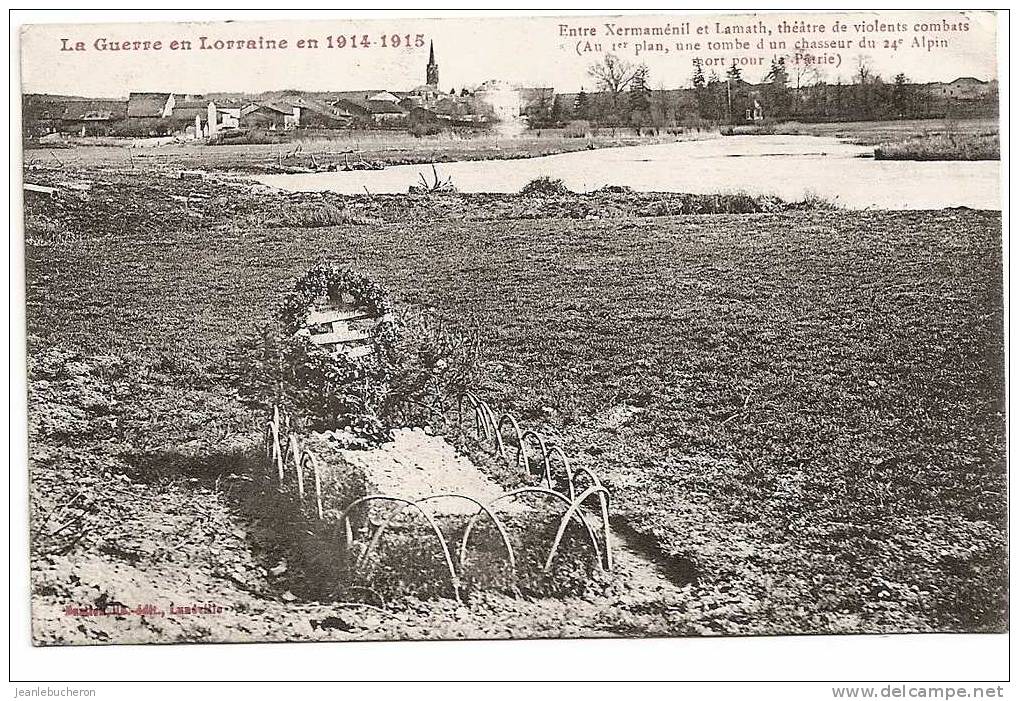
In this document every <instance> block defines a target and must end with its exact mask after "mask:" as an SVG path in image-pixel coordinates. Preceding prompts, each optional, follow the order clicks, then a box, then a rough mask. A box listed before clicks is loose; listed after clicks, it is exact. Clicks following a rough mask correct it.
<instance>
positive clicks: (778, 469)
mask: <svg viewBox="0 0 1019 701" xmlns="http://www.w3.org/2000/svg"><path fill="white" fill-rule="evenodd" d="M62 155H63V154H61V156H62ZM185 161H186V158H185ZM37 175H39V176H41V177H47V174H46V173H44V172H40V171H37ZM48 177H51V178H55V179H59V178H66V177H68V175H67V172H57V171H54V172H52V173H50V174H49V175H48ZM75 177H88V178H91V179H93V181H94V182H95V183H96V185H95V187H94V188H93V190H92V192H91V194H90V195H89V196H88V201H87V203H84V202H85V200H84V199H83V200H82V202H76V201H70V202H65V203H63V204H61V203H60V201H59V200H58V202H57V203H54V202H51V201H49V200H32V201H30V202H29V203H28V206H27V210H26V211H27V224H26V227H27V231H26V238H27V241H28V243H27V244H26V265H27V271H26V273H27V309H28V330H29V333H30V334H31V336H32V338H31V341H30V346H31V347H30V353H31V354H32V356H33V357H46V353H47V352H49V351H50V350H52V349H66V350H76V351H80V352H82V353H84V354H86V355H90V356H91V355H101V356H106V357H113V358H121V359H124V358H126V359H128V360H118V361H116V362H117V363H120V365H119V366H118V367H121V368H122V369H121V370H119V371H118V372H117V373H113V372H111V371H109V370H103V369H102V368H101V367H100V368H99V369H97V370H96V371H95V373H94V378H95V381H96V382H97V383H99V384H100V385H101V387H100V388H99V389H97V392H98V393H99V394H100V395H101V396H109V395H115V397H116V399H117V404H116V407H115V408H109V407H107V409H103V411H105V412H107V413H105V414H100V415H98V418H97V417H95V416H92V414H89V411H92V410H88V409H87V408H86V409H82V408H81V406H79V407H77V411H78V412H79V413H81V412H82V411H84V413H85V415H86V419H85V420H89V421H94V422H95V421H98V420H99V418H101V419H102V420H104V421H107V420H108V419H109V418H110V416H113V418H115V419H116V420H115V421H114V424H115V427H114V428H110V429H104V431H105V433H104V432H103V431H99V430H95V431H92V432H88V431H84V430H81V431H79V433H75V434H73V440H71V442H70V444H69V445H71V446H78V447H86V448H87V449H88V451H92V452H94V453H96V454H98V455H100V456H101V457H99V458H98V459H97V460H96V461H97V462H100V463H102V462H104V461H106V462H109V461H114V460H117V461H122V462H125V461H126V462H127V463H130V464H134V465H139V464H140V465H142V466H143V468H144V469H140V470H139V469H136V470H135V471H134V472H132V473H130V474H129V481H128V482H125V483H124V484H123V485H122V488H123V489H132V488H136V486H137V485H144V484H147V482H146V480H149V481H150V482H158V480H156V479H155V478H154V477H153V476H152V474H151V473H152V472H153V471H155V472H160V470H162V473H161V478H162V479H163V481H162V482H159V484H161V485H162V486H161V487H160V488H161V489H169V490H176V491H175V492H174V493H175V494H179V496H178V499H182V500H185V501H186V496H187V494H188V493H189V490H193V491H194V492H195V493H198V492H201V494H202V495H204V496H203V498H208V499H220V500H221V501H229V499H228V498H227V497H226V496H225V495H224V494H223V493H222V492H217V491H216V490H217V489H220V488H221V485H220V482H219V481H218V480H215V481H213V480H211V479H209V480H202V479H200V478H202V477H203V476H208V474H209V465H210V464H218V463H216V460H217V459H218V460H220V461H221V460H222V454H223V452H224V450H225V448H224V447H223V445H222V444H223V442H224V441H227V439H226V438H223V436H233V440H238V439H239V438H241V437H243V436H244V435H250V434H252V433H253V432H254V431H255V428H254V425H255V424H254V421H255V417H257V411H256V409H255V408H253V407H250V406H245V405H244V404H243V402H241V400H240V398H239V396H238V394H237V391H238V387H239V386H240V385H241V384H243V382H244V381H245V380H244V378H243V377H241V376H240V375H239V373H240V372H241V370H240V368H242V367H243V363H242V362H241V361H242V360H243V357H242V356H243V354H244V352H245V351H244V350H243V346H241V345H240V340H241V339H242V337H245V336H248V335H250V334H251V333H253V332H254V331H255V330H256V329H257V328H258V327H259V326H260V325H262V324H264V323H266V322H267V321H269V320H270V318H271V314H272V307H273V304H274V302H275V300H276V299H277V295H278V294H280V293H281V292H282V291H284V290H286V289H288V288H289V287H290V285H292V283H293V280H294V279H295V278H296V277H297V276H299V275H301V274H302V273H303V272H304V271H305V270H306V269H307V268H308V267H310V266H311V265H313V264H314V263H316V262H319V261H325V260H330V261H339V262H345V263H349V264H351V265H357V266H361V267H363V268H364V269H365V270H367V271H369V272H370V273H372V274H373V275H374V276H376V277H377V279H378V280H379V281H381V282H383V283H384V284H386V285H387V286H389V287H390V288H391V289H392V290H393V291H394V292H395V293H396V294H397V295H398V296H399V297H400V299H401V300H402V301H403V302H405V303H414V304H423V305H427V306H430V307H432V308H434V309H436V310H437V311H438V312H439V313H441V314H443V315H444V316H447V317H449V318H450V319H455V320H457V321H458V322H460V323H462V324H464V325H466V326H471V327H476V328H477V329H479V332H480V334H481V336H482V338H483V340H484V342H485V349H486V350H485V353H486V358H485V361H486V362H485V365H484V373H483V379H482V386H481V387H480V388H479V390H480V392H481V393H482V394H483V395H484V396H486V397H488V398H490V399H491V401H493V402H494V404H495V405H497V406H500V407H503V408H512V409H514V410H515V411H516V412H517V413H518V415H521V416H523V417H525V418H526V419H527V420H528V421H530V422H532V423H540V424H542V425H543V426H544V427H545V429H546V431H547V432H549V433H551V434H553V435H556V436H557V437H558V438H559V440H560V441H561V442H562V443H563V444H564V445H566V446H568V448H569V452H571V453H574V454H577V455H578V460H579V462H580V464H585V465H589V466H592V467H595V468H596V469H597V470H598V472H599V473H600V474H602V475H605V476H606V478H607V482H608V485H609V487H610V489H611V490H612V492H613V495H614V512H615V513H616V514H617V515H618V516H617V518H618V523H617V524H616V525H617V527H618V528H619V529H621V530H623V531H625V532H629V533H632V534H633V537H634V538H635V539H637V540H639V541H640V542H642V543H644V544H645V546H646V547H647V548H648V549H649V550H651V551H654V552H656V553H657V554H658V556H659V557H660V558H661V559H662V561H663V562H666V563H667V565H668V567H669V569H670V571H672V572H674V573H675V578H676V582H677V586H681V587H682V592H683V593H682V596H681V597H679V598H675V597H672V598H669V597H665V596H659V597H658V598H654V597H652V598H651V599H646V600H644V599H642V600H641V601H639V602H637V601H635V600H634V598H633V597H632V595H628V594H627V592H625V591H624V592H616V593H614V594H612V596H613V597H615V598H611V599H607V600H597V601H596V602H595V603H594V604H591V607H590V608H584V607H585V606H587V604H585V603H584V602H567V603H565V604H564V606H565V607H566V609H564V610H562V611H559V612H558V613H556V612H551V613H545V614H541V616H539V618H540V620H541V621H543V623H542V624H540V625H537V626H536V627H535V628H532V629H531V630H530V634H534V635H548V634H553V635H554V634H557V633H555V632H554V631H556V630H559V631H560V632H559V633H558V634H585V635H605V634H611V635H620V634H621V635H633V634H645V635H646V634H693V633H709V634H710V633H726V634H753V633H779V632H814V633H821V632H836V633H837V632H892V631H900V632H901V631H907V630H910V631H931V630H942V631H947V630H970V631H972V630H985V631H992V630H1003V629H1004V628H1005V626H1006V620H1007V619H1006V613H1007V598H1006V597H1007V575H1006V561H1005V557H1006V550H1005V547H1006V530H1005V527H1006V526H1005V522H1006V510H1005V509H1006V501H1005V494H1006V491H1005V490H1006V479H1005V474H1006V473H1005V423H1004V422H1005V418H1004V377H1003V367H1004V359H1003V338H1002V327H1003V319H1002V278H1001V241H1000V229H1001V219H1000V215H999V214H997V213H990V212H980V211H966V210H943V211H933V212H895V213H892V212H847V211H838V212H827V211H785V212H778V213H765V214H752V215H727V214H719V215H708V216H648V214H649V212H646V211H641V210H639V209H633V210H630V211H628V210H627V209H626V208H625V207H617V208H615V209H613V210H612V211H611V212H609V213H608V214H607V215H606V216H604V217H603V218H602V219H598V220H591V219H587V218H586V216H587V215H586V214H584V211H589V210H584V209H582V208H579V207H578V208H571V207H561V206H558V205H557V207H556V208H549V209H545V210H543V209H542V208H541V206H539V205H535V206H528V207H523V208H519V207H516V206H515V205H514V204H513V202H514V198H513V197H511V196H510V197H502V198H492V197H486V196H477V195H476V196H456V195H448V196H442V197H426V196H423V197H420V198H401V197H393V198H371V199H370V198H366V197H365V198H344V197H341V196H333V195H314V196H312V195H308V196H303V195H299V196H294V195H291V196H282V195H275V194H271V193H267V192H265V191H259V192H257V193H256V192H251V191H243V190H239V189H238V190H234V189H233V188H239V187H240V186H238V185H230V184H220V185H213V184H210V183H206V182H198V183H194V184H189V185H188V187H190V188H193V189H194V190H196V191H198V192H199V193H201V194H204V195H208V196H209V198H208V199H201V200H197V201H196V200H189V201H188V202H186V203H185V202H182V201H180V200H178V199H173V196H174V194H175V193H176V192H178V190H179V188H181V187H183V186H182V185H181V182H180V181H179V180H176V179H172V178H170V177H168V176H161V175H158V174H152V175H147V176H139V175H137V174H122V175H114V174H110V173H106V174H101V173H100V171H97V170H89V169H86V170H83V171H78V172H77V173H75ZM114 181H115V182H114ZM142 200H144V203H145V204H144V207H140V206H139V204H138V203H139V201H142ZM578 201H582V198H579V197H578ZM588 201H589V200H588ZM326 207H328V208H332V209H330V210H329V211H333V210H335V211H338V212H340V214H339V215H337V216H335V217H325V218H321V219H319V218H315V217H312V218H311V219H307V218H306V217H302V216H290V215H289V214H288V213H290V212H292V211H293V210H297V209H302V208H312V209H313V210H316V211H317V210H319V209H322V208H326ZM494 212H498V214H493V213H494ZM657 214H664V212H657ZM301 222H306V223H303V224H302V223H301ZM138 357H144V358H146V360H145V361H144V362H142V361H137V360H132V359H136V358H138ZM75 362H79V363H81V362H84V361H82V360H81V359H78V360H77V361H75ZM88 362H89V363H93V364H98V365H100V366H101V365H102V362H107V361H88ZM108 362H113V361H108ZM33 373H34V375H33V376H34V377H35V378H36V379H40V378H42V379H46V377H47V376H45V375H40V374H39V371H38V370H37V369H36V370H34V371H33ZM65 376H66V373H65V374H64V375H61V374H60V373H59V372H56V374H54V375H53V377H57V378H64V379H63V380H62V381H68V380H66V377H65ZM111 378H112V379H111ZM118 378H121V379H118ZM126 378H134V380H136V381H143V384H142V386H143V387H145V388H147V392H150V393H151V394H150V395H149V396H139V395H132V394H131V393H128V392H124V391H119V392H112V391H111V392H107V391H105V390H103V389H102V387H106V386H115V385H116V383H117V382H121V383H122V384H124V380H125V379H126ZM47 381H53V382H55V381H56V380H52V379H50V380H47ZM104 383H105V384H104ZM48 386H49V385H47V386H43V387H42V388H41V389H39V390H37V391H43V390H45V389H46V388H47V387H48ZM36 387H39V386H38V385H36ZM52 401H54V402H56V405H57V406H59V402H60V398H59V397H57V398H54V399H53V400H52ZM90 401H92V402H93V403H95V402H96V401H98V400H95V398H94V397H93V398H92V399H90ZM80 404H83V405H84V404H87V403H85V402H84V400H83V402H80ZM46 406H49V405H46ZM68 411H69V412H70V414H71V415H72V416H77V414H75V413H74V411H71V410H68ZM93 413H94V412H93ZM38 420H39V418H38V417H37V418H36V422H37V423H38ZM178 424H179V425H178ZM40 431H41V432H40ZM52 435H53V434H52V432H51V433H49V434H47V433H46V432H45V431H42V430H41V429H40V430H39V431H37V433H36V434H35V436H36V440H39V441H41V443H38V444H36V446H34V447H33V450H36V449H37V447H38V446H39V445H41V446H42V447H44V448H45V454H46V455H47V456H48V458H47V459H46V460H44V461H42V462H37V463H36V465H35V467H34V468H33V469H34V470H35V471H36V475H44V476H45V478H44V479H43V483H44V484H45V483H46V480H52V479H53V478H52V473H51V472H49V471H50V470H57V469H59V468H60V465H61V462H60V459H57V458H59V456H61V455H63V456H64V458H63V459H64V460H65V461H68V462H73V459H72V458H70V457H67V451H68V450H69V448H68V447H67V446H65V445H63V444H53V441H54V440H56V439H53V438H52V437H50V438H47V436H52ZM61 440H63V439H61ZM180 454H185V455H187V456H189V459H188V460H187V461H184V463H183V464H185V465H187V466H188V469H187V470H180V471H179V473H175V472H174V471H175V470H177V469H178V467H179V465H180V461H168V460H160V459H158V458H159V456H164V457H165V456H167V455H180ZM140 455H141V456H148V458H149V459H148V461H145V460H139V456H140ZM54 456H57V458H55V457H54ZM132 456H133V457H132ZM153 456H155V458H156V459H153ZM217 456H219V457H218V458H217ZM206 463H208V464H206ZM65 464H67V463H65ZM175 466H178V467H175ZM79 467H80V469H86V468H87V467H88V465H81V466H79ZM131 480H133V481H131ZM189 480H190V481H189ZM137 488H138V489H140V490H141V491H144V489H151V487H145V488H142V487H137ZM217 495H218V496H217ZM202 503H205V502H202ZM210 508H211V507H210ZM217 513H218V512H217ZM222 518H224V519H227V518H228V517H227V516H226V515H223V516H222ZM90 538H91V540H88V541H87V542H88V543H90V545H87V546H86V547H87V548H92V549H91V550H87V552H88V553H89V557H106V558H114V559H116V557H117V556H116V554H115V553H114V554H110V552H111V551H110V550H109V548H106V549H105V550H104V548H103V544H102V540H103V539H102V537H101V536H99V535H93V536H90ZM223 547H227V546H226V545H224V546H223ZM229 548H231V549H235V550H236V552H238V553H243V548H241V547H240V546H238V545H236V544H233V541H231V545H229ZM233 551H234V550H231V552H233ZM102 553H105V555H102ZM237 557H241V555H237ZM61 563H62V561H61ZM61 563H58V564H61ZM56 566H57V565H53V564H52V563H49V564H46V563H42V564H40V563H37V564H36V567H37V571H38V568H42V571H45V572H47V573H51V572H52V571H53V567H56ZM75 566H78V565H75ZM178 569H179V568H178ZM216 581H220V580H216ZM246 586H247V585H246ZM249 588H250V587H249ZM628 596H629V598H628ZM414 605H415V606H423V607H424V608H423V609H421V612H419V613H418V614H412V613H408V614H407V615H406V616H405V617H404V622H403V623H402V624H401V623H391V622H390V623H387V624H386V625H389V626H391V627H392V630H394V631H398V630H399V629H400V627H401V625H403V626H415V625H425V624H422V623H420V621H422V620H424V621H429V620H434V619H435V618H442V617H443V616H444V615H445V614H443V613H442V610H441V606H439V604H435V603H431V604H428V603H425V604H414ZM267 606H268V604H267ZM528 606H530V604H528V603H527V602H517V603H515V604H513V603H507V602H506V601H502V600H498V601H496V600H495V599H492V598H486V597H481V598H479V599H478V600H477V601H475V602H473V603H472V604H471V609H470V612H469V613H468V614H467V619H466V620H465V621H461V622H460V623H457V624H453V625H454V627H455V630H456V632H455V633H453V634H467V635H477V634H482V632H483V631H486V630H487V628H486V625H490V624H491V621H492V616H493V615H494V614H493V611H495V610H499V611H502V614H500V615H503V616H505V615H510V614H507V613H506V612H507V611H513V610H514V608H513V607H517V609H516V610H517V611H518V612H519V611H523V610H524V609H527V608H528ZM501 607H504V608H501ZM270 608H272V607H271V606H270ZM567 610H568V611H569V612H570V613H566V611H567ZM609 610H611V611H613V612H614V613H613V614H612V615H611V616H608V614H605V613H604V612H605V611H609ZM273 611H274V612H273V613H272V616H276V615H284V616H285V614H281V613H280V612H278V611H276V609H273ZM599 611H601V613H599ZM560 614H561V615H569V616H573V617H574V623H573V624H571V628H570V631H569V632H567V633H563V632H562V629H561V628H557V627H556V625H557V621H558V623H559V624H561V620H562V619H561V618H560V619H557V618H556V616H558V615H560ZM400 615H403V614H400ZM528 615H537V614H535V613H534V611H533V610H531V611H530V612H529V613H528ZM606 616H607V617H606ZM270 617H271V616H270ZM500 620H503V621H505V618H503V619H500ZM413 621H418V623H414V622H413ZM393 626H395V627H393ZM457 626H459V627H457ZM543 626H547V628H545V627H543ZM425 627H426V628H427V626H425ZM438 630H439V628H434V629H431V631H432V632H431V633H429V632H428V631H427V630H426V631H424V632H422V633H421V635H422V636H423V637H428V636H429V635H436V634H438V633H437V632H436V631H438ZM444 630H446V632H447V633H448V628H447V629H444ZM394 634H398V633H394ZM415 635H416V634H415Z"/></svg>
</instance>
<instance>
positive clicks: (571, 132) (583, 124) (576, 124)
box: [563, 119, 591, 139]
mask: <svg viewBox="0 0 1019 701" xmlns="http://www.w3.org/2000/svg"><path fill="white" fill-rule="evenodd" d="M590 135H591V123H590V122H589V121H587V120H586V119H574V120H573V121H572V122H570V123H569V124H567V125H566V128H565V129H563V136H565V137H566V138H567V139H583V138H584V137H586V136H590Z"/></svg>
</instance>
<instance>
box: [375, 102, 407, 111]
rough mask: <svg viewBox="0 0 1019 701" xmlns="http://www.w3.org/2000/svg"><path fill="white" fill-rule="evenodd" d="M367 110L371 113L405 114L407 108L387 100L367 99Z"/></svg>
mask: <svg viewBox="0 0 1019 701" xmlns="http://www.w3.org/2000/svg"><path fill="white" fill-rule="evenodd" d="M368 111H369V112H371V113H372V114H406V113H407V110H405V109H404V108H403V107H400V105H398V104H397V103H395V102H390V101H389V100H368Z"/></svg>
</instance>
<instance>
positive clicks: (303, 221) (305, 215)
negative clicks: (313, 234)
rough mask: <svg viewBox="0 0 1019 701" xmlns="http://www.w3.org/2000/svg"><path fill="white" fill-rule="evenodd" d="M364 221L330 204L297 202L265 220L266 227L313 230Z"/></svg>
mask: <svg viewBox="0 0 1019 701" xmlns="http://www.w3.org/2000/svg"><path fill="white" fill-rule="evenodd" d="M364 223H366V222H365V221H364V219H362V218H359V217H355V216H352V215H351V214H350V212H349V211H347V210H346V209H345V208H342V207H337V206H336V205H335V204H333V203H331V202H297V203H294V204H290V205H287V206H284V207H282V208H281V209H280V210H279V211H277V212H276V213H274V215H273V216H271V217H269V219H267V220H266V222H265V225H266V226H268V227H294V228H308V229H314V228H317V227H322V226H339V225H342V224H364Z"/></svg>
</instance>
